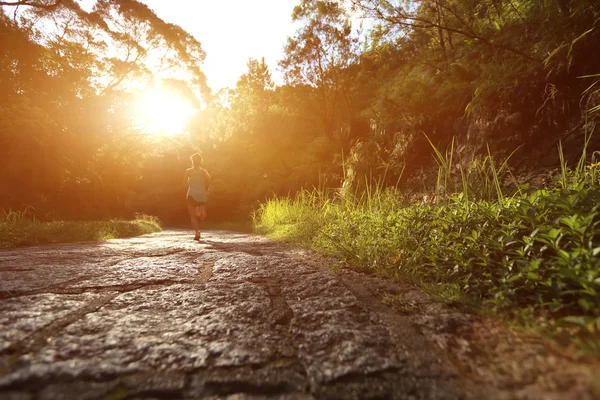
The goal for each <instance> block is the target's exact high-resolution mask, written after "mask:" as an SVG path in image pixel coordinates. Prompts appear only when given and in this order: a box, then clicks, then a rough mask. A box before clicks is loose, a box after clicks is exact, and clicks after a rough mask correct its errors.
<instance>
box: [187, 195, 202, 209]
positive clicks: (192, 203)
mask: <svg viewBox="0 0 600 400" xmlns="http://www.w3.org/2000/svg"><path fill="white" fill-rule="evenodd" d="M187 203H188V206H192V207H198V206H205V205H206V202H199V201H196V199H194V198H193V197H192V196H188V197H187Z"/></svg>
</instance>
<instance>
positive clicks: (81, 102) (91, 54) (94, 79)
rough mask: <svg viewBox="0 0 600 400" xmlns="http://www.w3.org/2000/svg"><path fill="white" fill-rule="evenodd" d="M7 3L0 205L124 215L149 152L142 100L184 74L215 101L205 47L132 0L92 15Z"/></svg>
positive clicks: (104, 0) (69, 1)
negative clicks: (138, 102) (140, 118)
mask: <svg viewBox="0 0 600 400" xmlns="http://www.w3.org/2000/svg"><path fill="white" fill-rule="evenodd" d="M26 5H27V6H33V7H23V6H26ZM2 6H4V8H2V9H1V10H2V12H0V90H1V93H2V96H1V97H0V121H1V122H0V147H1V150H0V152H1V153H2V154H1V158H2V161H0V176H1V177H2V179H0V191H1V192H2V193H5V194H6V195H5V196H2V200H1V201H0V208H2V207H19V206H22V205H32V206H34V207H36V208H37V209H40V210H44V209H45V210H53V212H54V213H55V214H73V215H79V216H83V215H87V216H94V215H112V214H115V213H122V212H124V210H126V209H127V207H129V206H130V205H131V202H132V198H133V197H134V196H135V194H134V193H133V192H132V187H133V186H134V185H135V184H136V183H137V180H138V178H139V168H140V166H141V165H140V163H141V162H142V160H143V159H144V158H145V157H146V156H147V154H148V147H147V145H149V144H148V143H145V142H144V141H145V139H144V138H141V137H140V136H138V135H137V134H136V131H135V129H134V128H135V121H134V120H133V118H134V115H133V113H132V106H133V104H134V102H135V99H136V93H139V92H140V91H143V90H145V88H146V87H148V86H149V85H151V84H152V82H153V80H165V79H171V78H175V77H176V78H177V79H178V80H179V81H180V82H185V85H186V86H187V87H189V88H190V89H191V90H193V91H194V92H195V93H196V95H197V96H202V95H204V96H205V97H207V96H208V93H209V90H208V88H207V86H206V79H205V76H204V74H203V73H202V71H201V64H202V62H203V60H204V57H205V53H204V51H203V49H202V47H201V45H200V43H199V42H198V41H197V40H196V39H195V38H194V37H192V36H191V35H190V34H188V33H187V32H185V31H184V30H182V29H181V28H179V27H178V26H175V25H171V24H167V23H165V22H164V21H162V20H161V19H160V18H158V17H157V16H156V15H154V13H153V12H152V11H151V10H150V9H148V7H147V6H145V5H144V4H142V3H139V2H137V1H134V0H100V1H98V2H97V3H96V5H95V7H94V10H93V11H92V12H90V13H87V12H85V11H84V10H82V9H81V8H80V6H79V4H78V3H77V2H76V1H74V0H63V1H60V2H50V1H35V2H34V1H27V2H23V1H21V2H3V3H2Z"/></svg>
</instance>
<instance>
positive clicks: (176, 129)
mask: <svg viewBox="0 0 600 400" xmlns="http://www.w3.org/2000/svg"><path fill="white" fill-rule="evenodd" d="M197 111H198V110H197V109H196V108H194V107H193V106H192V105H191V104H190V103H189V102H187V101H186V100H185V99H184V98H183V97H181V96H179V95H177V94H176V93H173V92H171V91H168V90H164V89H161V88H153V89H150V90H149V91H148V92H146V93H145V94H144V95H143V96H142V98H141V101H140V102H139V104H138V115H139V117H138V122H139V125H140V126H141V128H142V132H143V133H146V134H151V135H164V136H173V135H177V134H182V133H184V131H185V127H186V125H187V123H188V121H189V120H190V117H191V116H192V115H193V114H195V113H196V112H197Z"/></svg>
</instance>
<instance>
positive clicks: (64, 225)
mask: <svg viewBox="0 0 600 400" xmlns="http://www.w3.org/2000/svg"><path fill="white" fill-rule="evenodd" d="M159 231H161V227H160V223H159V221H158V219H157V218H155V217H151V216H148V215H142V214H139V215H136V216H135V218H134V219H132V220H124V219H111V220H108V221H52V222H41V221H39V220H38V219H36V218H35V217H34V216H33V215H32V213H31V210H29V209H24V210H22V211H13V210H5V211H2V212H0V249H7V248H15V247H24V246H34V245H39V244H48V243H67V242H80V241H92V240H109V239H116V238H123V237H131V236H138V235H144V234H147V233H153V232H159Z"/></svg>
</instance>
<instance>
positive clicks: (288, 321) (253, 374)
mask: <svg viewBox="0 0 600 400" xmlns="http://www.w3.org/2000/svg"><path fill="white" fill-rule="evenodd" d="M329 262H331V261H328V260H326V259H321V258H318V257H316V256H314V255H312V254H310V253H309V252H305V251H302V250H298V249H294V248H292V247H290V246H287V245H284V244H280V243H276V242H274V241H271V240H269V239H265V238H262V237H259V236H256V235H247V234H237V233H232V232H220V231H214V232H209V233H206V234H204V236H203V240H202V241H201V242H200V243H196V242H193V241H192V240H191V237H190V236H189V233H186V232H183V231H166V232H162V233H158V234H153V235H147V236H143V237H138V238H133V239H122V240H112V241H109V242H102V243H82V244H68V245H55V246H41V247H33V248H27V249H18V250H11V251H3V252H0V398H1V399H40V400H42V399H43V400H45V399H111V400H114V399H212V398H215V399H217V398H230V399H246V398H257V399H258V398H277V399H312V398H318V399H461V398H474V399H475V398H477V399H478V398H507V396H508V394H507V392H506V391H499V390H498V389H496V388H494V387H492V386H490V385H478V384H476V383H474V382H473V381H472V380H467V379H466V378H464V377H463V376H462V375H461V374H459V373H458V372H457V369H456V367H455V366H454V364H452V363H450V362H449V361H448V359H447V358H446V357H445V356H444V354H443V353H441V352H440V351H438V350H436V348H435V347H434V346H432V345H430V344H429V342H428V341H427V340H426V338H425V337H424V336H423V335H422V334H420V333H419V332H417V331H416V330H415V329H414V328H413V327H412V325H411V324H410V323H408V320H407V317H405V316H402V315H400V314H398V313H395V312H393V311H392V310H391V308H389V307H386V306H384V305H383V304H382V303H380V302H379V301H375V300H372V299H371V298H370V297H369V296H370V295H369V293H368V291H367V292H366V291H365V290H366V288H368V284H366V283H365V284H364V285H363V284H362V283H361V279H362V278H361V277H360V275H358V274H355V275H353V277H349V276H347V277H346V278H344V277H342V276H340V275H338V274H335V273H334V272H332V270H331V269H330V268H327V265H326V264H327V263H329Z"/></svg>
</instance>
